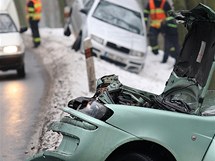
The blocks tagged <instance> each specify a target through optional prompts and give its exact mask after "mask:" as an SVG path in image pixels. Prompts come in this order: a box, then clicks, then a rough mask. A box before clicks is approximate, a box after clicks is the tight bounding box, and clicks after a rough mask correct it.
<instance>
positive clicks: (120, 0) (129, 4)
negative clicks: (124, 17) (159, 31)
mask: <svg viewBox="0 0 215 161" xmlns="http://www.w3.org/2000/svg"><path fill="white" fill-rule="evenodd" d="M107 1H109V2H112V3H115V4H117V5H120V6H123V7H126V8H129V9H131V10H135V11H140V12H141V5H140V3H138V2H137V1H136V0H107Z"/></svg>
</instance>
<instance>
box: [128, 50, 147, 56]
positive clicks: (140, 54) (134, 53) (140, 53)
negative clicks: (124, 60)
mask: <svg viewBox="0 0 215 161" xmlns="http://www.w3.org/2000/svg"><path fill="white" fill-rule="evenodd" d="M130 55H132V56H138V57H143V56H144V53H142V52H139V51H131V52H130Z"/></svg>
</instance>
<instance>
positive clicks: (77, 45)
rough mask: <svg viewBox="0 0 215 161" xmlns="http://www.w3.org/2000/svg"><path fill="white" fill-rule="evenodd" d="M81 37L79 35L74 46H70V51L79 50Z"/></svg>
mask: <svg viewBox="0 0 215 161" xmlns="http://www.w3.org/2000/svg"><path fill="white" fill-rule="evenodd" d="M81 36H82V34H81V33H80V34H79V36H78V37H77V39H76V40H75V42H74V44H73V45H72V49H74V50H75V51H78V50H80V48H81Z"/></svg>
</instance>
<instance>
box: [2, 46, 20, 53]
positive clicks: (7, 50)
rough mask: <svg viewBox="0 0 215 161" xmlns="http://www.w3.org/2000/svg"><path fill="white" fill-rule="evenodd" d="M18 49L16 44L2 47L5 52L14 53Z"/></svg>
mask: <svg viewBox="0 0 215 161" xmlns="http://www.w3.org/2000/svg"><path fill="white" fill-rule="evenodd" d="M19 50H20V48H19V47H18V46H5V47H3V52H4V53H6V54H14V53H17V52H18V51H19Z"/></svg>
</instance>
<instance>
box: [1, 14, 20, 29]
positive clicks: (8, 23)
mask: <svg viewBox="0 0 215 161" xmlns="http://www.w3.org/2000/svg"><path fill="white" fill-rule="evenodd" d="M16 31H17V30H16V26H15V25H14V23H13V21H12V19H11V18H10V16H8V15H7V14H0V33H7V32H16Z"/></svg>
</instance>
